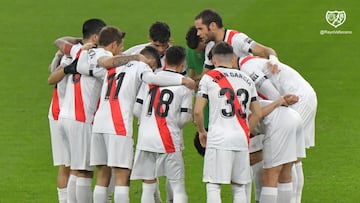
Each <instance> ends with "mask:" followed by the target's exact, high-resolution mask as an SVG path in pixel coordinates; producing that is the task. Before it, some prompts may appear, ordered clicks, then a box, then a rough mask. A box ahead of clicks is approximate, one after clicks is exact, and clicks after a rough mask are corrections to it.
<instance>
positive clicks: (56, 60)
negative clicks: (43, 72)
mask: <svg viewBox="0 0 360 203" xmlns="http://www.w3.org/2000/svg"><path fill="white" fill-rule="evenodd" d="M63 55H64V54H63V53H62V52H61V51H60V50H58V51H57V52H56V53H55V56H54V58H53V60H52V61H51V63H50V65H49V71H50V72H54V71H55V70H56V68H57V67H58V66H59V65H60V61H61V58H62V57H63Z"/></svg>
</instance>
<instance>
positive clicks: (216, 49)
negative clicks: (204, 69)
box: [211, 41, 234, 56]
mask: <svg viewBox="0 0 360 203" xmlns="http://www.w3.org/2000/svg"><path fill="white" fill-rule="evenodd" d="M233 53H234V49H233V47H232V46H231V45H230V44H228V43H226V42H224V41H221V42H218V43H216V44H215V45H214V46H213V48H212V49H211V55H212V56H214V55H227V54H233Z"/></svg>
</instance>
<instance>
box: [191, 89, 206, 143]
mask: <svg viewBox="0 0 360 203" xmlns="http://www.w3.org/2000/svg"><path fill="white" fill-rule="evenodd" d="M206 103H207V95H203V94H200V93H198V96H197V97H196V100H195V105H194V123H195V125H196V127H197V130H198V132H199V139H200V144H201V146H203V147H206V134H207V132H206V130H205V127H204V107H205V105H206Z"/></svg>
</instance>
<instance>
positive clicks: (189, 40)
mask: <svg viewBox="0 0 360 203" xmlns="http://www.w3.org/2000/svg"><path fill="white" fill-rule="evenodd" d="M185 39H186V45H188V47H189V48H191V49H196V48H197V47H198V46H199V43H200V41H201V39H200V37H199V36H198V35H197V29H196V27H195V26H191V27H190V28H189V30H188V31H187V33H186V37H185Z"/></svg>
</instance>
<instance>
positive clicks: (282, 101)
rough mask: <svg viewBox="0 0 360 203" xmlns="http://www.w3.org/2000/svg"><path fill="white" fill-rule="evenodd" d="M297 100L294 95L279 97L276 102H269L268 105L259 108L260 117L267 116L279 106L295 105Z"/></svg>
mask: <svg viewBox="0 0 360 203" xmlns="http://www.w3.org/2000/svg"><path fill="white" fill-rule="evenodd" d="M298 100H299V97H298V96H296V95H294V94H287V95H284V96H282V97H279V98H278V99H277V100H275V101H273V102H271V103H270V104H268V105H265V106H263V107H261V111H262V117H265V116H267V115H269V114H270V113H271V112H272V111H273V110H274V109H275V108H277V107H279V106H289V105H291V104H294V103H296V102H297V101H298Z"/></svg>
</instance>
